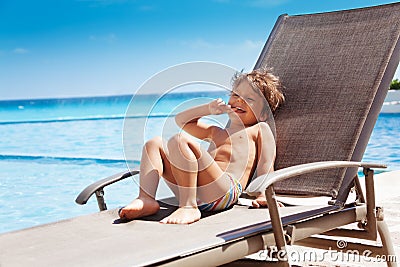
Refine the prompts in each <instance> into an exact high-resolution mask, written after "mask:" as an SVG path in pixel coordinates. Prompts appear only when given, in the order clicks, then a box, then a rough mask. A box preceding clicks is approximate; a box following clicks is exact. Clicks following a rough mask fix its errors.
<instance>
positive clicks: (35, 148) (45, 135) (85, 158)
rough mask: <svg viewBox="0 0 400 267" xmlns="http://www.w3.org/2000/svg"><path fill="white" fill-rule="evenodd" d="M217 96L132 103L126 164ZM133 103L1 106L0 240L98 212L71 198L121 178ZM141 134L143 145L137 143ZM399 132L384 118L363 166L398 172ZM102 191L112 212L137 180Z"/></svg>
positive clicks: (101, 100) (395, 122)
mask: <svg viewBox="0 0 400 267" xmlns="http://www.w3.org/2000/svg"><path fill="white" fill-rule="evenodd" d="M219 96H221V92H207V93H179V94H169V95H167V96H165V97H162V98H160V97H159V96H155V95H147V96H139V97H135V99H134V103H132V105H133V108H131V109H130V112H129V113H128V116H129V120H130V121H132V122H135V124H137V125H138V127H137V129H129V130H128V131H129V132H128V136H132V138H131V140H129V142H130V146H131V147H132V148H133V149H134V150H135V151H136V153H134V156H133V158H130V160H132V162H133V166H138V164H139V159H140V151H141V146H142V144H143V142H144V140H145V139H146V138H150V137H151V136H153V135H158V134H159V132H157V130H158V129H160V128H161V127H160V125H163V126H164V127H162V128H164V129H167V130H165V131H166V133H165V132H162V134H163V135H164V136H168V135H172V134H173V133H174V132H176V131H177V128H176V127H175V128H174V126H171V125H170V124H171V122H169V121H168V117H169V116H170V115H171V111H172V114H173V113H175V112H176V111H177V110H179V109H180V108H183V107H184V105H181V104H182V103H184V102H187V101H188V100H190V99H197V100H196V101H197V102H196V103H200V102H201V101H209V100H210V99H211V98H216V97H219ZM222 96H224V95H222ZM130 100H131V96H112V97H93V98H75V99H47V100H18V101H17V100H15V101H0V133H1V141H0V233H3V232H7V231H13V230H18V229H22V228H26V227H31V226H35V225H38V224H43V223H48V222H54V221H57V220H61V219H65V218H70V217H74V216H78V215H83V214H88V213H92V212H96V211H97V203H96V201H95V199H94V198H93V199H90V200H89V202H88V204H87V205H85V206H79V205H77V204H75V198H76V196H77V195H78V194H79V193H80V191H81V190H82V189H83V188H85V187H86V186H87V185H89V184H90V183H92V182H94V181H96V180H98V179H101V178H104V177H107V176H109V175H112V174H115V173H117V172H120V171H124V170H126V163H125V159H124V146H123V138H122V136H123V129H124V116H125V112H126V110H127V107H128V105H129V103H130ZM191 104H193V103H192V102H191ZM153 105H155V106H154V107H153V108H152V109H151V112H150V116H149V119H146V117H147V114H148V110H149V106H153ZM143 129H144V132H145V134H144V139H143V138H138V137H137V136H139V134H140V133H141V132H142V131H143ZM399 132H400V115H399V114H381V115H380V116H379V119H378V122H377V124H376V126H375V129H374V132H373V134H372V137H371V140H370V143H369V144H368V148H367V151H366V154H365V156H364V161H370V162H383V163H386V164H388V165H389V170H398V169H400V155H399V153H398V151H400V138H399V137H400V136H399ZM136 135H137V136H136ZM105 190H106V201H107V204H108V206H109V207H118V206H122V205H124V204H126V203H127V202H129V201H130V200H131V199H132V198H133V197H135V196H136V195H137V192H138V186H137V177H136V178H133V179H127V180H125V181H122V182H120V183H117V184H115V185H112V186H110V187H108V188H106V189H105ZM170 194H171V193H170V192H169V191H168V190H167V189H166V187H163V188H162V189H161V190H160V192H159V196H160V197H163V196H168V195H170Z"/></svg>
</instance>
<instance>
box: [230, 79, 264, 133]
mask: <svg viewBox="0 0 400 267" xmlns="http://www.w3.org/2000/svg"><path fill="white" fill-rule="evenodd" d="M228 104H229V105H231V108H232V110H233V111H234V112H235V114H236V115H237V116H238V117H239V118H240V120H241V121H242V122H243V124H244V125H245V126H251V125H254V124H256V123H258V122H259V121H265V120H266V118H264V117H265V114H264V113H265V112H264V107H265V105H268V104H267V101H266V100H265V98H264V96H263V95H262V94H261V92H256V90H255V89H254V88H253V87H252V86H251V84H250V83H249V82H248V81H247V80H243V81H241V82H240V83H239V84H238V85H237V86H236V88H234V89H233V91H232V95H231V97H230V98H229V102H228Z"/></svg>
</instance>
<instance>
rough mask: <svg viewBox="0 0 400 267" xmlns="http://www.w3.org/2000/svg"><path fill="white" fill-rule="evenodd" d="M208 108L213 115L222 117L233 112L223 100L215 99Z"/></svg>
mask: <svg viewBox="0 0 400 267" xmlns="http://www.w3.org/2000/svg"><path fill="white" fill-rule="evenodd" d="M208 108H209V110H210V113H211V114H212V115H220V114H223V113H229V112H232V109H231V106H230V105H227V104H225V102H224V101H223V100H222V99H221V98H218V99H215V100H213V101H211V102H210V103H209V104H208Z"/></svg>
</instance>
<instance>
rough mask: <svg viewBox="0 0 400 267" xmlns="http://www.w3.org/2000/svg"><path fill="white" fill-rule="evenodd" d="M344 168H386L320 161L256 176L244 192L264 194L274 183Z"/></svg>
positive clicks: (346, 162) (351, 162)
mask: <svg viewBox="0 0 400 267" xmlns="http://www.w3.org/2000/svg"><path fill="white" fill-rule="evenodd" d="M346 167H347V168H349V167H364V168H378V169H379V168H380V169H383V168H386V167H387V166H386V165H384V164H376V163H363V162H354V161H320V162H313V163H306V164H301V165H296V166H291V167H288V168H284V169H281V170H277V171H275V172H271V173H268V174H264V175H261V176H258V177H256V178H255V179H254V180H253V181H252V182H251V183H250V184H249V186H248V187H247V188H246V190H245V192H246V193H248V194H250V195H252V194H254V193H257V192H264V191H265V189H266V188H267V187H269V186H270V185H272V184H274V183H276V182H279V181H283V180H286V179H289V178H291V177H295V176H298V175H301V174H305V173H310V172H315V171H320V170H326V169H335V168H346Z"/></svg>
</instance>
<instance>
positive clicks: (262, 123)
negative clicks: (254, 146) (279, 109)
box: [251, 121, 271, 131]
mask: <svg viewBox="0 0 400 267" xmlns="http://www.w3.org/2000/svg"><path fill="white" fill-rule="evenodd" d="M251 127H252V128H254V129H257V130H261V131H267V130H271V128H270V127H269V125H268V123H266V122H265V121H260V122H258V123H256V124H254V125H253V126H251Z"/></svg>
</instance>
